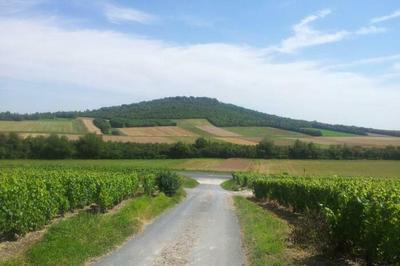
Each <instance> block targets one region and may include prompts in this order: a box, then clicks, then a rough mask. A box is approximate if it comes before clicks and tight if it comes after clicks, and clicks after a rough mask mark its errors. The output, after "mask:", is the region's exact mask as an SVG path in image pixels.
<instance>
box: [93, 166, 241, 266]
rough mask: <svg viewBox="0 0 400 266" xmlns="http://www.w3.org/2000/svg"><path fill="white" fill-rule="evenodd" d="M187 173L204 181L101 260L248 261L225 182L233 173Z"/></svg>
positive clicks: (109, 262)
mask: <svg viewBox="0 0 400 266" xmlns="http://www.w3.org/2000/svg"><path fill="white" fill-rule="evenodd" d="M185 174H186V175H190V176H191V177H193V178H196V179H197V180H198V181H199V182H200V185H199V186H197V187H196V188H194V189H188V190H187V192H188V195H187V198H186V199H185V200H184V201H183V202H181V203H180V204H178V205H177V206H176V207H175V208H173V209H171V210H169V211H167V212H166V213H164V214H162V215H161V216H160V217H158V218H157V219H156V220H155V221H154V222H153V223H152V224H150V225H148V226H147V227H146V228H145V230H144V231H143V232H141V233H139V234H138V235H137V236H135V237H134V238H133V239H131V240H129V241H128V242H126V243H125V244H124V245H123V246H122V247H121V248H119V249H118V250H116V251H114V252H113V253H111V254H110V255H108V256H106V257H103V258H102V259H101V260H100V261H98V262H97V263H96V265H150V266H158V265H174V266H175V265H208V266H212V265H218V266H222V265H229V266H235V265H244V261H245V259H244V254H243V251H242V246H241V239H240V228H239V224H238V221H237V218H236V216H235V213H234V210H233V205H232V204H233V202H232V196H231V194H230V193H229V192H227V191H225V190H223V189H222V188H221V187H220V186H219V184H220V183H221V182H222V181H224V180H226V179H229V178H230V175H215V174H208V173H195V172H192V173H185Z"/></svg>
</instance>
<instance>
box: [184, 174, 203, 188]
mask: <svg viewBox="0 0 400 266" xmlns="http://www.w3.org/2000/svg"><path fill="white" fill-rule="evenodd" d="M198 185H199V182H197V180H196V179H194V178H191V177H188V176H182V186H183V187H184V188H195V187H197V186H198Z"/></svg>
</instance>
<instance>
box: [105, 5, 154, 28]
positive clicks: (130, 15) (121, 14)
mask: <svg viewBox="0 0 400 266" xmlns="http://www.w3.org/2000/svg"><path fill="white" fill-rule="evenodd" d="M104 14H105V16H106V17H107V19H108V20H109V21H110V22H112V23H116V24H119V23H123V22H137V23H142V24H151V23H153V22H155V21H157V20H158V17H157V16H155V15H152V14H149V13H146V12H143V11H141V10H138V9H134V8H127V7H121V6H116V5H113V4H106V5H104Z"/></svg>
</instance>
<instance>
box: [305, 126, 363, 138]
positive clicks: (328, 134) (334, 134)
mask: <svg viewBox="0 0 400 266" xmlns="http://www.w3.org/2000/svg"><path fill="white" fill-rule="evenodd" d="M310 129H316V130H319V131H321V133H322V136H323V137H353V136H357V135H355V134H351V133H345V132H340V131H333V130H328V129H319V128H310Z"/></svg>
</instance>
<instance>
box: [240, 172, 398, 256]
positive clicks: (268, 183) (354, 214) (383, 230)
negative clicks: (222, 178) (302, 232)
mask: <svg viewBox="0 0 400 266" xmlns="http://www.w3.org/2000/svg"><path fill="white" fill-rule="evenodd" d="M234 180H235V181H236V183H238V184H239V185H241V186H248V187H250V188H252V189H253V192H254V195H255V197H256V198H258V199H269V200H274V201H277V202H278V203H279V204H281V205H283V206H286V207H290V208H292V209H293V210H294V211H296V212H302V213H309V212H314V213H318V214H320V215H321V216H322V217H323V218H324V219H325V222H326V223H327V225H328V227H329V236H328V237H329V239H330V241H331V243H332V245H335V246H336V247H337V248H339V249H341V250H346V251H348V252H349V253H353V254H356V255H363V256H364V257H365V259H366V260H367V261H368V262H378V263H385V264H395V263H399V262H400V181H399V180H398V179H375V178H346V177H331V178H322V177H294V176H288V175H281V176H276V175H275V176H273V175H261V174H251V173H237V174H235V175H234Z"/></svg>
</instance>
